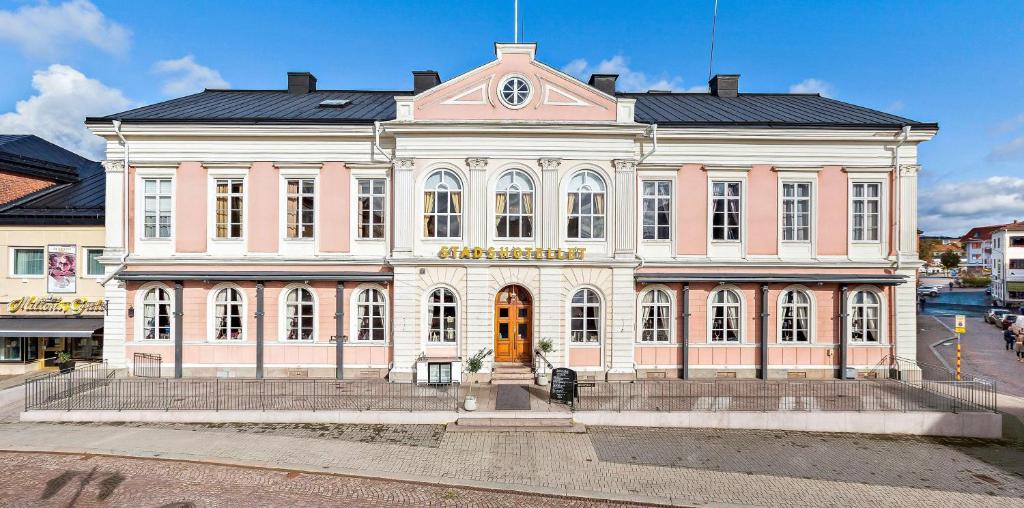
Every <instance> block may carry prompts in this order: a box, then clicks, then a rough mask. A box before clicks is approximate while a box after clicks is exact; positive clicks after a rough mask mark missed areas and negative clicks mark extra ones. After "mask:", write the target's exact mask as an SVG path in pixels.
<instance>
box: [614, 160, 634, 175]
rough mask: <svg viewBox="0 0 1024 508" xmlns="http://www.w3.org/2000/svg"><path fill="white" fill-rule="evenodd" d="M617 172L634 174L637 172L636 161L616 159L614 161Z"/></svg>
mask: <svg viewBox="0 0 1024 508" xmlns="http://www.w3.org/2000/svg"><path fill="white" fill-rule="evenodd" d="M612 165H613V166H615V171H616V172H626V173H632V172H635V171H636V161H635V160H633V159H615V160H613V161H612Z"/></svg>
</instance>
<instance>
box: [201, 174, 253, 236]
mask: <svg viewBox="0 0 1024 508" xmlns="http://www.w3.org/2000/svg"><path fill="white" fill-rule="evenodd" d="M221 181H228V182H231V181H240V182H241V184H242V192H241V194H240V195H241V197H242V209H241V211H240V213H241V217H239V222H240V224H239V225H240V226H241V228H240V229H241V231H240V232H239V236H230V231H231V224H232V221H231V207H230V203H231V197H232V196H237V195H239V194H238V193H234V192H231V190H230V184H229V190H228V192H227V193H226V194H224V196H225V197H226V199H227V200H228V222H227V228H228V234H229V236H217V198H218V197H220V196H221V194H220V193H218V192H217V185H218V182H221ZM248 184H249V182H248V179H247V178H246V177H245V176H243V175H226V174H225V175H221V174H218V175H211V176H210V196H211V200H210V238H211V239H212V240H213V241H215V242H244V241H245V238H246V231H247V229H248V226H249V221H248V219H249V213H248V208H249V192H248V191H249V188H248V187H249V185H248Z"/></svg>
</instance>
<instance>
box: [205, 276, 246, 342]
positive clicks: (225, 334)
mask: <svg viewBox="0 0 1024 508" xmlns="http://www.w3.org/2000/svg"><path fill="white" fill-rule="evenodd" d="M243 319H244V316H243V314H242V292H241V291H239V290H238V289H236V288H222V289H219V290H217V293H216V294H215V295H214V297H213V338H214V339H215V340H242V320H243Z"/></svg>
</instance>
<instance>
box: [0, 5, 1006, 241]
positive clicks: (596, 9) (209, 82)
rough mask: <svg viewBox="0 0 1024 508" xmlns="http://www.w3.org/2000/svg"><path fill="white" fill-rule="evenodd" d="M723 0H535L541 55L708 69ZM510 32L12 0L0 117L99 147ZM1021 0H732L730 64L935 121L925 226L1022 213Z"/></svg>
mask: <svg viewBox="0 0 1024 508" xmlns="http://www.w3.org/2000/svg"><path fill="white" fill-rule="evenodd" d="M712 5H713V0H693V1H663V2H655V1H639V0H638V1H633V2H622V1H621V0H618V1H613V2H601V1H596V0H591V1H559V2H553V1H543V0H521V1H520V12H521V19H522V20H523V21H522V22H523V30H524V39H525V40H527V41H536V42H538V43H539V48H538V57H539V58H540V59H541V60H543V61H545V62H547V63H548V64H550V65H553V66H555V67H559V68H565V69H567V70H571V71H574V72H576V73H578V74H580V75H585V74H587V73H589V72H591V71H593V70H594V69H604V70H614V71H617V72H619V73H620V74H622V75H623V76H622V77H621V78H620V88H621V87H622V86H623V85H624V86H625V87H627V88H632V89H641V90H642V89H646V88H651V87H654V88H667V87H671V88H674V89H679V90H689V89H691V88H694V87H700V86H703V85H704V84H705V82H706V80H707V65H708V46H709V35H710V34H709V32H710V22H711V11H712ZM511 38H512V0H500V1H452V2H412V1H388V0H376V1H360V2H355V1H352V2H338V1H335V2H295V1H274V2H256V1H248V2H241V1H232V0H221V1H217V2H173V1H167V2H148V1H144V2H139V1H103V0H95V1H93V2H91V3H90V2H88V1H86V0H51V1H50V2H48V3H40V2H37V1H34V0H33V1H9V0H8V1H3V0H0V64H2V68H3V69H4V72H5V78H4V80H3V81H2V83H0V130H3V131H15V130H21V131H27V132H36V133H39V134H41V135H43V136H44V137H48V138H50V139H53V140H54V141H58V142H61V143H63V144H66V145H69V146H71V147H73V148H75V149H76V150H79V151H81V152H85V153H87V154H89V155H92V156H96V155H97V152H96V150H97V147H98V146H100V145H98V144H97V143H96V141H95V140H94V139H91V138H90V137H89V136H90V135H89V134H87V133H83V132H82V130H81V123H80V119H81V118H82V117H83V116H85V115H99V114H107V113H111V112H113V111H115V110H118V109H123V108H127V107H130V106H132V105H137V104H145V103H152V102H156V101H159V100H163V99H166V98H168V97H171V96H177V95H183V94H186V93H189V92H190V91H193V90H196V89H201V88H202V87H204V86H209V87H223V86H230V87H234V88H282V87H284V84H285V73H286V72H287V71H291V70H308V71H311V72H313V73H314V74H316V76H317V78H318V79H319V85H320V87H321V88H372V89H407V88H409V87H410V86H411V80H412V78H411V74H410V71H412V70H414V69H424V68H432V69H435V70H437V71H439V72H440V73H441V76H442V78H444V79H447V78H450V77H452V76H454V75H457V74H459V73H461V72H464V71H466V70H469V69H471V68H472V67H474V66H476V65H479V64H481V63H484V62H486V61H488V60H489V59H490V58H491V57H492V56H493V51H492V46H491V44H492V43H493V42H494V41H508V40H510V39H511ZM1021 55H1024V2H1020V1H1005V2H1000V1H986V2H981V3H975V2H966V1H963V2H953V1H934V0H933V1H900V2H893V1H885V2H883V1H853V0H850V1H832V2H819V1H788V2H783V1H757V2H755V1H740V0H720V4H719V24H718V37H717V49H716V57H715V71H716V72H731V73H732V72H734V73H739V74H741V75H742V77H741V80H740V89H741V91H758V92H785V91H790V90H794V91H796V90H799V91H808V90H809V91H820V92H823V93H825V94H827V95H829V96H831V97H834V98H837V99H840V100H844V101H848V102H853V103H856V104H860V105H864V106H868V107H873V108H877V109H881V110H884V111H888V112H891V113H896V114H899V115H902V116H906V117H909V118H912V119H915V120H921V121H937V122H939V124H940V126H941V131H940V133H939V135H938V136H937V137H936V138H935V139H934V140H933V141H931V142H929V143H926V144H925V145H923V146H922V150H921V159H920V160H921V163H922V165H923V166H924V171H923V173H922V175H921V188H922V192H921V201H920V211H921V216H920V220H921V226H922V228H923V229H925V231H927V232H929V233H948V234H959V233H960V232H962V231H965V230H966V229H968V228H969V226H971V225H975V224H985V223H994V222H1003V221H1007V220H1010V219H1012V218H1024V171H1022V168H1024V66H1022V65H1021Z"/></svg>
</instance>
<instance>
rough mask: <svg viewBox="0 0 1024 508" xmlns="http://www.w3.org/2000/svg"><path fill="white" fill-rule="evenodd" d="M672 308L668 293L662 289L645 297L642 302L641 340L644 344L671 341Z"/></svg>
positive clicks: (650, 292)
mask: <svg viewBox="0 0 1024 508" xmlns="http://www.w3.org/2000/svg"><path fill="white" fill-rule="evenodd" d="M671 308H672V306H671V300H670V299H669V297H668V293H666V292H664V291H662V290H660V289H655V290H653V291H648V292H647V293H646V294H645V295H644V297H643V299H642V300H641V301H640V340H641V341H642V342H668V341H669V335H670V334H671V327H670V325H669V323H670V321H669V319H670V318H669V315H670V311H671Z"/></svg>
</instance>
